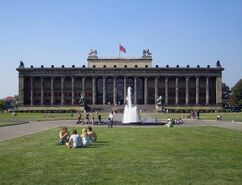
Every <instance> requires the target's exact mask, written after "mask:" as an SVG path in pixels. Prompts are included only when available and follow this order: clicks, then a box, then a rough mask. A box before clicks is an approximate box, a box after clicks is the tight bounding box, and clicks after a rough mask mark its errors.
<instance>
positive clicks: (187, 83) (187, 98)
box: [186, 77, 189, 105]
mask: <svg viewBox="0 0 242 185" xmlns="http://www.w3.org/2000/svg"><path fill="white" fill-rule="evenodd" d="M188 104H189V77H186V105H188Z"/></svg>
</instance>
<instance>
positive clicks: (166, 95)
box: [165, 77, 168, 105]
mask: <svg viewBox="0 0 242 185" xmlns="http://www.w3.org/2000/svg"><path fill="white" fill-rule="evenodd" d="M165 104H166V105H167V104H168V77H166V78H165Z"/></svg>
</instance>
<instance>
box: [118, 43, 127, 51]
mask: <svg viewBox="0 0 242 185" xmlns="http://www.w3.org/2000/svg"><path fill="white" fill-rule="evenodd" d="M119 51H122V52H124V53H126V49H125V48H124V47H123V46H122V45H121V44H119Z"/></svg>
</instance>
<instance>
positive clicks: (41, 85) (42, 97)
mask: <svg viewBox="0 0 242 185" xmlns="http://www.w3.org/2000/svg"><path fill="white" fill-rule="evenodd" d="M43 104H44V78H43V77H41V78H40V105H43Z"/></svg>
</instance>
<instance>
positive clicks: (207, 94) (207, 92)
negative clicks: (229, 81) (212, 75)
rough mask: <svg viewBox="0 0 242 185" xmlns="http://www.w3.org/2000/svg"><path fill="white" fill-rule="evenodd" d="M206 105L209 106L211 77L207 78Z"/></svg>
mask: <svg viewBox="0 0 242 185" xmlns="http://www.w3.org/2000/svg"><path fill="white" fill-rule="evenodd" d="M206 105H209V77H207V78H206Z"/></svg>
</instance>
